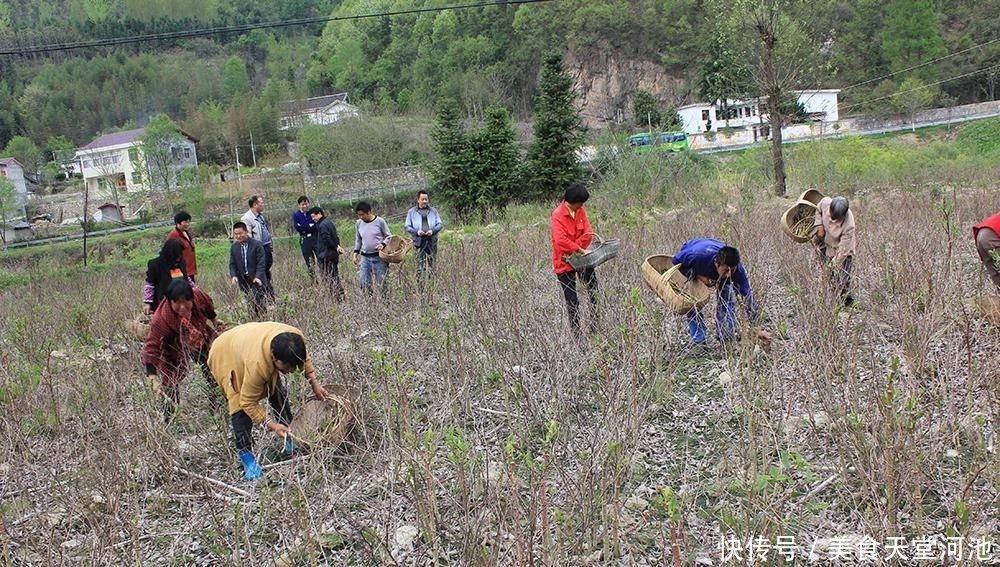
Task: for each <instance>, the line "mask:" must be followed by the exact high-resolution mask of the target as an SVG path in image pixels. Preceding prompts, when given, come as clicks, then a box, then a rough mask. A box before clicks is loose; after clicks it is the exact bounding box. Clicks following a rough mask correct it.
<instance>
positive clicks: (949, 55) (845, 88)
mask: <svg viewBox="0 0 1000 567" xmlns="http://www.w3.org/2000/svg"><path fill="white" fill-rule="evenodd" d="M998 41H1000V38H996V39H991V40H989V41H986V42H983V43H980V44H978V45H973V46H972V47H967V48H965V49H962V50H960V51H956V52H954V53H949V54H948V55H942V56H941V57H938V58H937V59H931V60H930V61H925V62H923V63H918V64H917V65H914V66H912V67H908V68H906V69H902V70H900V71H896V72H894V73H889V74H888V75H882V76H881V77H875V78H874V79H868V80H867V81H862V82H860V83H855V84H853V85H848V86H846V87H844V88H842V89H840V90H842V91H846V90H850V89H853V88H855V87H860V86H863V85H867V84H868V83H874V82H875V81H882V80H884V79H889V78H891V77H894V76H896V75H899V74H902V73H909V72H910V71H913V70H915V69H919V68H921V67H926V66H927V65H933V64H934V63H938V62H940V61H944V60H945V59H950V58H952V57H955V56H958V55H961V54H963V53H966V52H968V51H972V50H973V49H980V48H983V47H986V46H987V45H990V44H991V43H996V42H998ZM978 72H979V71H976V72H975V73H978ZM975 73H967V74H966V75H963V76H967V75H969V74H975ZM960 78H961V77H954V79H960ZM954 79H949V80H954ZM942 82H947V81H942ZM935 84H938V83H935Z"/></svg>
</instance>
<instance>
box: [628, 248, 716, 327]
mask: <svg viewBox="0 0 1000 567" xmlns="http://www.w3.org/2000/svg"><path fill="white" fill-rule="evenodd" d="M642 279H643V281H645V282H646V285H648V286H649V287H650V288H651V289H652V290H653V291H654V292H656V295H657V297H659V298H660V299H662V300H663V302H664V303H666V304H667V306H668V307H670V309H671V310H672V311H673V312H674V313H675V314H677V315H684V314H686V313H687V312H688V311H691V310H692V309H698V308H700V307H702V306H703V305H705V304H706V303H708V300H709V299H711V298H712V289H711V288H710V287H708V286H707V285H705V284H703V283H701V282H700V281H698V280H697V279H692V280H689V279H687V276H685V275H684V274H683V273H682V272H681V266H680V264H677V265H674V263H673V261H672V259H671V257H670V256H664V255H661V254H658V255H655V256H650V257H648V258H646V260H645V261H644V262H643V263H642Z"/></svg>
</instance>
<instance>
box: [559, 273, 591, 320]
mask: <svg viewBox="0 0 1000 567" xmlns="http://www.w3.org/2000/svg"><path fill="white" fill-rule="evenodd" d="M556 278H557V279H558V280H559V287H560V288H562V292H563V299H564V300H565V301H566V313H567V314H568V315H569V325H570V327H572V329H573V332H574V333H579V332H580V297H579V296H578V295H577V293H576V280H577V278H579V279H581V280H583V283H584V285H586V286H587V295H589V296H590V306H591V307H592V311H593V312H592V314H591V317H590V329H591V330H592V331H593V330H596V329H597V275H595V274H594V269H593V268H587V269H586V270H580V271H578V272H577V271H572V272H564V273H561V274H557V275H556Z"/></svg>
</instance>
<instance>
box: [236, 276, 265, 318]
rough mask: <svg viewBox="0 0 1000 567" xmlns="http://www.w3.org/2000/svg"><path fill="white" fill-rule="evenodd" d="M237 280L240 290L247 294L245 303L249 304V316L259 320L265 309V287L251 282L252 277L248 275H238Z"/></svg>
mask: <svg viewBox="0 0 1000 567" xmlns="http://www.w3.org/2000/svg"><path fill="white" fill-rule="evenodd" d="M237 281H238V282H239V284H240V291H242V292H243V293H245V294H246V296H247V303H249V305H250V317H251V318H253V319H256V320H258V321H259V320H260V319H261V318H262V317H263V316H264V313H265V312H266V311H267V308H266V307H265V302H266V300H267V288H266V287H264V286H262V285H257V284H255V283H253V278H252V277H250V276H240V278H239V280H237Z"/></svg>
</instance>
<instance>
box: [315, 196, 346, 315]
mask: <svg viewBox="0 0 1000 567" xmlns="http://www.w3.org/2000/svg"><path fill="white" fill-rule="evenodd" d="M309 215H310V217H311V218H312V221H313V224H314V225H315V230H316V261H317V264H318V265H319V273H320V277H322V278H323V281H324V282H326V283H327V284H328V285H329V286H330V291H331V292H332V293H333V298H334V299H335V300H336V301H337V303H340V302H342V301H344V286H342V285H341V283H340V272H339V270H338V264H339V263H340V255H341V254H343V253H344V249H343V247H341V245H340V237H339V236H338V235H337V227H336V225H334V224H333V221H332V220H330V219H329V218H327V217H326V214H325V213H324V212H323V209H322V208H321V207H313V208H311V209H309Z"/></svg>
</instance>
